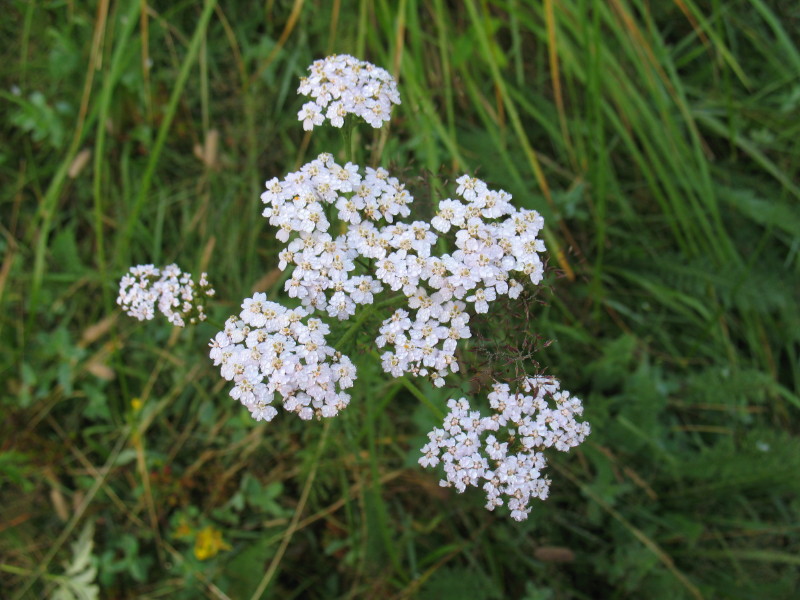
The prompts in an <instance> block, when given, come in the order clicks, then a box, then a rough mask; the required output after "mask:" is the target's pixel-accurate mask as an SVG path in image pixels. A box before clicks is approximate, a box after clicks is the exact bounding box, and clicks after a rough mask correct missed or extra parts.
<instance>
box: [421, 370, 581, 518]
mask: <svg viewBox="0 0 800 600" xmlns="http://www.w3.org/2000/svg"><path fill="white" fill-rule="evenodd" d="M559 387H560V384H559V382H558V381H557V380H555V379H553V378H551V377H529V378H526V379H525V380H524V381H523V382H522V389H521V390H517V391H516V392H514V393H512V392H511V389H510V386H509V385H507V384H500V383H498V384H495V386H494V389H493V390H492V392H491V393H490V394H489V405H490V406H491V408H492V411H493V412H492V414H491V416H488V417H487V416H483V415H482V414H481V413H480V411H476V410H472V407H471V406H470V404H469V402H468V401H467V400H466V399H465V398H460V399H459V400H449V401H448V403H447V406H448V408H449V409H450V412H449V413H448V414H447V415H446V416H445V418H444V421H443V422H442V427H441V428H435V429H434V430H433V431H431V432H430V433H429V434H428V439H429V440H430V441H429V442H428V443H427V444H426V445H425V446H424V447H423V448H422V453H423V456H422V458H420V459H419V464H421V465H422V466H423V467H434V466H436V465H438V464H439V463H440V462H441V463H443V465H444V474H445V479H443V480H441V481H440V482H439V483H440V485H442V486H443V487H455V488H456V490H457V491H458V492H463V491H464V490H466V489H467V487H470V486H471V487H482V488H483V491H485V492H486V508H487V509H488V510H494V509H495V507H497V506H502V505H503V497H505V498H506V503H507V504H508V508H509V509H510V510H511V517H512V518H513V519H516V520H517V521H522V520H524V519H526V518H527V517H528V514H529V513H530V506H529V503H530V501H531V500H533V499H534V498H539V499H540V500H545V499H546V498H547V495H548V493H549V491H550V480H549V479H548V478H547V477H545V476H544V475H543V473H542V472H543V471H544V469H545V467H546V466H547V461H546V459H545V456H544V454H543V451H544V450H545V449H546V448H551V447H554V448H556V450H560V451H562V452H567V451H568V450H569V449H570V448H574V447H575V446H577V445H578V444H580V443H581V442H583V440H584V439H585V438H586V436H587V435H589V432H590V427H589V424H588V423H579V422H578V421H576V420H575V417H576V416H580V415H581V414H583V405H582V404H581V401H580V400H579V399H577V398H571V397H570V394H569V392H567V391H559ZM501 434H502V435H501Z"/></svg>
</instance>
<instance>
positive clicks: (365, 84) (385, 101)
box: [297, 54, 400, 131]
mask: <svg viewBox="0 0 800 600" xmlns="http://www.w3.org/2000/svg"><path fill="white" fill-rule="evenodd" d="M308 70H309V72H310V74H309V76H308V77H303V78H302V79H301V80H300V87H299V88H298V90H297V91H298V93H300V94H303V95H304V96H311V98H313V100H312V101H311V102H306V103H305V104H304V105H303V108H302V109H300V112H299V113H298V114H297V118H298V119H299V120H300V121H302V122H303V129H305V130H306V131H311V130H312V129H314V127H315V126H316V125H322V123H324V122H325V119H326V118H327V119H328V121H330V123H331V125H333V126H334V127H341V126H342V125H343V124H344V118H345V117H346V116H347V115H348V114H353V115H356V116H359V117H361V118H362V119H364V120H365V121H366V122H367V123H369V124H370V125H372V126H373V127H376V128H377V127H381V126H382V125H383V124H384V123H385V122H387V121H389V113H390V112H391V110H392V104H400V94H399V93H398V91H397V82H396V81H395V80H394V78H393V77H392V76H391V75H390V74H389V73H388V71H386V70H385V69H381V68H380V67H376V66H375V65H373V64H371V63H368V62H364V61H361V60H358V59H356V58H353V57H352V56H349V55H347V54H339V55H336V54H334V55H333V56H328V57H326V58H323V59H320V60H316V61H314V62H313V63H312V64H311V66H310V67H309V69H308Z"/></svg>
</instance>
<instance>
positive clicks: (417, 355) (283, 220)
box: [261, 154, 544, 386]
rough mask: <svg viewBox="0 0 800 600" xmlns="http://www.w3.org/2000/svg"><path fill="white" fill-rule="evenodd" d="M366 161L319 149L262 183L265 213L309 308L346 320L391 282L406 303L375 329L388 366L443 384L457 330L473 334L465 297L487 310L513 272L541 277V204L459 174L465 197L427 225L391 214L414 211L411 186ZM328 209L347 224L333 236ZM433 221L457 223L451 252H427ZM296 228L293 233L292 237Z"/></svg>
mask: <svg viewBox="0 0 800 600" xmlns="http://www.w3.org/2000/svg"><path fill="white" fill-rule="evenodd" d="M365 171H366V172H365V174H364V175H362V174H361V172H360V170H359V168H358V166H356V165H353V164H352V163H347V164H346V165H345V166H343V167H342V166H340V165H338V164H337V163H336V162H335V161H334V160H333V157H332V156H331V155H330V154H321V155H320V156H319V157H318V158H317V159H315V160H313V161H311V162H310V163H308V164H306V165H304V166H303V167H302V168H301V169H300V170H299V171H297V172H295V173H290V174H289V175H287V176H286V178H285V179H283V180H279V179H278V178H273V179H271V180H270V181H268V182H267V183H266V187H267V191H266V192H264V193H263V194H262V195H261V199H262V201H263V202H264V203H265V204H266V205H267V207H266V208H265V209H264V213H263V214H264V216H265V217H267V218H269V221H270V224H272V225H274V226H275V227H278V234H277V237H278V239H279V240H280V241H282V242H284V243H286V242H288V245H287V247H286V248H285V249H284V250H283V251H282V252H281V253H280V255H279V257H280V262H279V265H278V266H279V267H280V268H281V269H286V268H288V267H289V266H290V265H291V266H293V267H294V269H293V271H292V275H291V277H290V278H289V279H288V280H287V282H286V285H285V289H286V291H287V292H288V294H289V296H290V297H292V298H298V299H299V300H300V301H301V302H302V304H303V306H305V307H306V308H308V309H309V310H320V311H326V312H327V314H328V315H329V316H331V317H336V318H338V319H340V320H345V319H348V318H350V317H351V316H353V315H354V314H355V311H356V307H357V305H360V304H371V303H372V302H373V295H374V294H377V293H379V292H381V291H383V289H384V287H383V286H384V285H385V286H387V287H388V288H389V289H391V290H392V291H395V292H398V291H399V292H402V294H403V295H405V297H406V300H407V307H406V308H407V309H408V310H404V309H399V310H398V311H397V312H395V313H394V314H393V315H392V316H391V317H389V318H387V319H386V320H385V321H384V322H383V325H382V327H381V329H380V335H379V336H378V338H377V340H376V343H377V345H378V347H379V348H383V347H384V346H386V347H387V350H386V351H385V352H384V353H383V355H382V356H381V360H382V365H383V368H384V370H385V371H386V372H387V373H391V374H392V375H394V376H396V377H397V376H400V375H402V374H403V373H411V374H413V375H418V376H427V377H430V378H431V379H432V380H433V381H434V383H435V384H436V385H438V386H441V385H444V377H445V376H446V375H447V374H448V373H451V372H456V371H458V370H459V366H458V363H457V361H456V358H455V349H456V345H457V342H458V340H460V339H464V338H469V337H470V336H471V332H470V329H469V326H468V322H469V315H468V314H467V312H466V309H467V303H471V304H472V306H473V307H474V310H475V312H477V313H485V312H487V311H488V310H489V303H490V302H492V301H493V300H495V299H497V297H498V296H501V295H504V294H507V295H509V296H510V297H511V298H516V297H518V295H519V293H520V292H521V290H522V285H521V284H520V283H519V282H518V281H517V280H515V279H513V278H512V277H511V276H510V274H511V273H512V272H518V273H521V274H523V275H525V276H528V277H530V279H531V281H532V282H533V283H539V281H540V280H541V278H542V273H543V266H542V261H541V260H540V258H539V256H538V253H539V252H542V251H544V244H543V242H542V241H541V240H540V239H539V238H538V237H537V235H538V233H539V231H540V230H541V228H542V226H543V220H542V218H541V216H539V214H538V213H537V212H535V211H530V210H524V209H523V210H517V209H516V208H515V207H514V206H513V205H512V204H511V202H510V200H511V195H510V194H508V193H506V192H504V191H502V190H500V191H494V190H490V189H489V188H488V187H487V186H486V184H485V183H484V182H483V181H481V180H479V179H475V178H472V177H469V176H467V175H464V176H462V177H460V178H459V179H458V180H457V183H458V184H459V186H458V189H457V190H456V193H457V194H458V196H459V197H460V198H461V200H451V199H447V200H444V201H442V202H440V204H439V211H438V213H437V215H436V216H435V217H434V218H433V220H432V221H431V223H430V224H429V223H426V222H424V221H414V222H412V223H410V224H408V223H404V222H395V219H396V218H398V217H407V216H408V215H409V214H410V209H409V205H410V204H411V203H412V202H413V198H412V196H411V194H409V193H408V191H407V190H406V189H405V187H404V186H403V185H402V184H400V183H399V182H398V180H397V179H396V178H394V177H390V176H389V173H388V172H387V171H386V170H385V169H381V168H379V169H370V168H367V169H366V170H365ZM331 207H332V208H331ZM331 212H335V213H336V214H337V216H338V218H339V221H340V222H341V223H342V227H343V228H344V227H346V229H343V231H344V232H343V233H342V234H340V235H339V236H337V237H336V238H333V237H332V236H331V235H330V234H329V233H328V231H329V230H330V229H331V223H330V221H329V219H328V215H329V214H330V213H331ZM381 222H385V224H381ZM433 229H437V230H439V231H440V232H442V233H447V232H449V231H450V230H451V229H454V230H455V246H456V250H455V251H454V252H453V253H452V254H444V255H442V256H435V255H432V251H433V247H434V245H435V244H436V242H437V240H438V236H437V234H436V233H435V232H434V231H433ZM292 234H297V237H295V238H294V239H292V240H291V241H289V240H290V237H291V236H292ZM359 260H360V261H361V263H362V264H363V263H364V262H365V261H374V262H373V263H369V265H368V266H369V267H370V268H371V270H368V272H367V273H362V274H356V272H357V263H358V262H359ZM363 270H364V269H362V271H363ZM382 284H383V285H382ZM409 311H411V312H409ZM412 312H413V315H412Z"/></svg>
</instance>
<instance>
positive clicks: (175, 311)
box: [117, 264, 214, 327]
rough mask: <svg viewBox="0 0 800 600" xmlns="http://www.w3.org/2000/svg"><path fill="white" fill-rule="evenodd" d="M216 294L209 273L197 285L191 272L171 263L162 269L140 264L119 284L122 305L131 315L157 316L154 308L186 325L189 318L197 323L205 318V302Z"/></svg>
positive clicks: (149, 317)
mask: <svg viewBox="0 0 800 600" xmlns="http://www.w3.org/2000/svg"><path fill="white" fill-rule="evenodd" d="M213 295H214V289H213V288H212V287H211V285H210V284H209V283H208V280H207V279H206V274H205V273H202V274H201V275H200V280H199V282H198V283H197V284H196V285H195V283H194V281H193V280H192V277H191V275H189V274H188V273H184V272H182V271H181V270H180V269H179V268H178V266H177V265H175V264H172V265H168V266H166V267H164V268H163V269H159V268H157V267H154V266H153V265H138V266H135V267H131V269H130V271H128V273H127V274H126V275H124V276H123V277H122V280H121V281H120V283H119V296H118V297H117V304H119V305H120V306H121V307H122V308H123V309H124V310H125V312H126V313H127V314H128V315H130V316H131V317H136V318H137V319H139V320H140V321H145V320H150V319H152V318H153V317H154V316H155V309H156V306H158V310H159V311H161V312H162V313H164V315H165V316H166V317H167V319H168V320H169V322H170V323H172V324H173V325H176V326H178V327H185V326H186V321H187V320H188V321H189V323H196V322H197V321H204V320H205V319H206V314H205V308H204V306H203V304H202V302H203V300H204V299H205V298H207V297H210V296H213Z"/></svg>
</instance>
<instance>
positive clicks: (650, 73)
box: [0, 0, 800, 599]
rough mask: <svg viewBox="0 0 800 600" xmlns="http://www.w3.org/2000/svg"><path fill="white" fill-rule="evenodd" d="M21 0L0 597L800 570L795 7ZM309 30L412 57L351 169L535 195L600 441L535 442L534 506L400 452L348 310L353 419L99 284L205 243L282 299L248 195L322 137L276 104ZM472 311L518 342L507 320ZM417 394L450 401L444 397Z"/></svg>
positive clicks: (769, 581) (11, 127) (737, 586)
mask: <svg viewBox="0 0 800 600" xmlns="http://www.w3.org/2000/svg"><path fill="white" fill-rule="evenodd" d="M7 12H8V14H7V18H6V19H4V20H3V23H2V25H0V32H2V33H1V35H2V39H3V40H4V41H5V42H6V43H5V44H3V45H2V53H3V63H2V67H0V81H1V83H0V98H2V101H3V105H4V110H3V121H2V129H1V130H0V131H2V135H3V142H4V143H3V144H2V145H1V146H0V182H1V183H2V188H1V189H2V195H1V196H0V215H2V216H1V217H0V233H2V236H0V253H1V254H2V258H1V259H0V303H1V305H2V309H3V310H2V312H0V315H2V316H0V328H2V329H0V331H2V340H3V344H2V346H0V357H2V361H1V362H0V365H1V366H0V372H2V381H3V389H5V390H7V393H6V394H4V395H3V397H2V400H0V402H1V403H2V407H3V414H4V417H5V418H4V419H3V424H2V425H0V428H1V429H0V431H2V436H0V440H2V445H1V446H0V473H1V474H2V479H0V481H2V483H0V486H1V487H0V506H2V509H0V514H2V518H0V532H1V533H2V536H1V537H0V588H2V589H4V590H8V592H7V593H8V595H9V596H10V597H16V598H23V597H44V596H46V595H48V594H53V593H54V592H56V591H58V592H60V593H62V594H67V593H68V592H69V591H70V590H72V592H74V593H75V595H74V597H80V596H77V593H78V592H79V591H80V590H83V591H86V590H87V589H90V588H89V587H88V586H89V585H90V583H91V582H94V583H95V584H96V585H98V586H100V588H101V589H102V592H101V594H100V595H101V597H120V598H128V597H130V598H159V597H164V596H167V595H170V596H173V597H186V598H196V597H198V596H200V595H202V596H204V597H211V598H226V597H227V598H250V597H253V598H256V597H280V598H330V597H350V598H373V597H374V598H390V597H397V598H407V597H408V598H411V597H419V598H449V597H453V598H465V597H470V598H506V597H510V598H528V599H545V598H598V597H609V598H624V597H653V598H679V597H687V598H717V597H724V598H754V597H759V598H789V597H792V596H793V594H794V593H795V591H796V589H797V587H798V577H797V563H798V559H797V555H798V546H799V545H800V544H799V542H800V539H799V536H798V533H799V532H798V526H797V522H798V510H799V509H800V507H799V506H798V501H797V497H798V492H800V489H798V488H799V484H798V479H797V477H796V475H797V473H798V472H800V444H799V443H798V440H797V438H796V433H797V424H798V419H797V414H798V412H797V411H798V409H800V397H799V396H798V394H799V393H800V356H799V352H800V309H798V298H800V277H798V274H799V272H800V260H799V259H798V235H797V232H798V231H800V211H798V199H800V183H798V181H800V178H799V177H798V174H799V173H800V146H798V139H800V135H799V134H800V119H798V114H800V76H799V75H798V73H800V10H798V9H797V8H794V7H792V6H791V3H785V2H777V1H766V0H735V1H733V2H720V1H718V0H712V1H711V2H693V1H691V0H680V1H679V0H674V1H672V2H657V3H654V2H646V1H644V0H610V1H608V2H599V1H590V0H559V1H557V2H556V1H553V0H545V1H544V2H542V3H533V2H524V1H521V0H506V1H501V0H484V1H481V2H478V1H476V0H465V1H464V2H462V3H447V2H444V1H443V0H435V1H433V2H421V1H418V0H403V1H402V2H397V3H394V2H387V1H385V0H384V1H381V0H378V1H377V2H374V3H373V2H365V1H361V2H340V1H338V0H337V1H335V2H303V1H302V0H296V1H294V2H267V3H262V4H257V3H216V2H213V1H211V0H208V1H206V2H204V3H202V4H200V3H192V2H179V3H166V2H164V3H162V2H147V1H146V0H145V1H143V2H130V3H111V2H108V1H107V0H98V2H97V3H94V4H93V5H91V6H90V5H87V4H85V3H72V2H69V3H61V2H50V1H45V0H30V1H27V2H13V3H11V5H10V6H9V7H8V9H7ZM17 23H21V24H22V25H21V27H20V26H18V25H16V24H17ZM330 52H338V53H350V54H355V55H357V56H359V57H360V58H364V59H368V60H371V61H372V62H374V63H376V64H379V65H381V66H384V67H386V68H387V69H389V70H390V71H392V72H393V73H394V74H395V76H396V77H397V78H398V79H399V82H400V90H401V95H402V98H403V104H402V106H400V107H399V108H397V109H396V110H395V111H394V113H393V120H392V123H391V125H389V126H388V129H387V130H385V131H382V132H381V133H379V134H377V135H376V136H374V137H373V136H372V134H367V133H366V132H365V131H359V134H358V135H360V137H359V138H358V140H357V141H358V145H357V148H358V149H359V150H358V152H359V156H358V159H359V161H360V162H361V163H366V164H373V163H374V161H376V160H380V161H381V162H382V163H383V164H384V165H386V166H389V167H390V168H391V170H392V171H394V172H395V173H397V174H398V175H400V176H401V177H402V178H404V179H405V180H406V181H407V182H408V184H409V186H410V187H411V188H412V189H413V190H414V192H415V196H416V197H417V202H418V204H420V206H421V209H420V210H422V211H425V210H428V211H430V209H431V206H432V203H433V202H434V201H435V200H436V199H437V198H439V197H446V196H447V195H452V194H453V191H454V190H453V185H452V181H453V180H454V178H455V177H457V176H458V175H460V174H462V173H464V172H469V173H474V174H477V175H479V176H480V177H481V178H483V179H485V180H486V181H487V182H489V183H490V184H491V185H492V186H493V187H500V188H503V189H506V190H508V191H509V192H511V193H512V194H513V195H514V200H515V203H516V204H517V206H521V207H526V208H534V209H536V210H538V211H540V212H541V213H542V214H543V215H544V217H545V220H546V224H547V225H546V232H545V236H546V237H545V239H546V242H547V246H548V250H549V252H550V256H551V265H550V266H551V271H550V276H549V277H548V280H547V284H548V285H547V291H546V292H542V293H541V294H540V295H539V297H538V299H539V300H541V301H542V304H541V305H536V308H532V310H534V311H535V315H536V316H535V319H534V320H533V323H534V324H535V329H536V331H535V333H538V334H541V336H542V337H543V339H546V340H554V343H553V344H551V345H549V346H547V347H546V349H542V350H541V351H540V352H539V353H537V355H536V358H537V360H539V361H540V362H541V363H542V364H544V365H549V366H550V372H551V373H553V374H555V375H558V376H559V377H560V378H561V379H562V380H563V381H564V382H565V385H566V387H568V388H569V389H571V390H573V391H574V392H575V393H576V394H577V395H579V396H581V397H582V398H583V399H584V403H585V405H586V407H587V411H588V415H587V417H588V420H589V421H590V422H591V423H592V426H593V433H592V436H591V438H590V440H589V441H588V442H587V444H585V445H584V446H583V450H582V451H581V452H575V453H573V454H572V455H570V456H567V457H564V458H563V459H562V460H555V461H554V463H553V465H552V467H551V471H552V472H551V476H552V478H553V486H552V494H553V496H552V498H550V499H549V500H548V501H547V502H545V503H542V504H541V505H540V506H537V507H536V508H535V510H534V512H533V514H532V516H531V518H530V519H529V520H528V521H527V522H525V523H524V524H517V523H515V522H512V521H510V520H509V519H508V518H507V516H505V514H504V513H502V512H497V513H496V514H494V513H487V512H486V511H485V510H484V509H483V508H482V507H481V500H480V498H479V497H478V496H479V495H474V496H471V495H469V494H465V495H464V496H458V495H451V494H449V493H446V492H445V491H444V490H442V489H441V488H439V487H438V486H437V483H436V478H435V476H433V475H430V474H429V473H424V472H422V471H421V470H419V469H418V468H417V467H416V465H415V461H416V456H417V452H418V449H419V448H420V447H421V446H422V443H423V439H424V432H425V431H427V430H428V429H429V428H430V427H431V426H432V425H433V424H434V421H435V419H436V417H435V415H434V413H433V412H432V411H430V410H428V409H427V408H426V407H425V406H424V405H422V404H421V403H420V402H419V401H418V400H417V399H415V398H414V396H413V395H412V394H411V392H409V390H408V389H406V388H405V387H404V386H403V384H402V383H401V382H397V381H394V380H389V379H386V378H385V377H384V376H383V375H382V374H381V373H380V368H379V366H377V365H375V364H374V362H373V361H372V359H371V357H370V356H369V350H368V348H369V346H368V345H367V344H365V343H364V341H368V336H367V335H366V334H364V335H363V339H362V336H356V337H355V338H353V339H351V340H350V341H349V344H350V345H351V347H352V349H353V350H354V351H355V352H356V353H357V354H358V355H359V356H360V358H359V381H358V382H357V386H356V388H354V394H353V402H352V405H351V406H350V408H348V410H347V411H345V412H344V413H343V414H342V415H341V416H340V417H338V418H337V419H336V420H334V421H332V422H331V423H330V425H328V426H325V427H323V426H322V424H307V423H299V422H297V420H295V419H290V418H284V419H279V420H276V421H274V422H272V423H270V424H266V425H263V424H262V425H256V424H254V423H253V422H251V421H250V419H249V417H247V416H246V415H245V414H242V412H243V411H242V410H240V407H237V406H236V405H235V403H234V402H232V401H231V400H230V399H229V398H228V396H227V390H226V389H225V386H223V382H221V381H219V378H218V377H216V376H215V373H214V369H213V367H211V364H210V362H209V361H208V359H207V357H206V353H205V340H206V339H207V338H209V337H211V335H213V333H214V332H215V331H216V329H215V328H214V326H213V325H208V324H203V325H200V326H198V327H196V328H194V329H188V330H185V331H171V330H170V329H168V328H166V327H164V326H161V325H159V324H158V323H155V322H150V323H146V324H144V325H141V324H139V323H136V322H133V321H132V320H129V319H127V318H124V317H122V318H120V317H119V313H118V311H117V310H116V307H115V305H114V303H113V299H114V296H115V294H116V289H115V287H116V282H117V281H118V278H119V276H120V275H121V274H122V273H123V272H124V271H125V270H126V269H127V268H128V267H129V266H130V265H131V264H136V263H146V262H154V263H160V264H166V263H167V262H171V261H173V260H175V261H177V262H179V264H181V265H182V266H183V267H184V268H186V269H189V270H192V271H194V272H195V273H197V272H199V271H201V270H208V271H209V273H210V277H211V279H212V282H213V283H214V285H215V287H216V289H217V293H218V298H219V300H220V302H219V304H218V305H217V306H215V307H214V315H213V319H214V320H216V321H218V322H221V321H222V320H224V319H225V317H226V316H227V315H228V314H231V313H232V312H233V311H235V310H237V308H238V303H239V299H240V298H244V297H246V296H247V295H249V293H250V292H251V290H253V289H261V290H266V291H268V292H269V293H270V295H271V297H273V298H278V297H279V296H280V289H281V280H280V278H279V276H280V274H279V272H278V271H277V269H276V267H277V260H276V248H277V246H276V244H275V242H274V238H273V233H272V232H271V230H270V228H269V226H268V224H267V223H266V220H264V219H261V218H259V216H258V215H259V213H260V208H259V207H260V200H259V194H260V191H261V187H262V183H263V181H264V180H266V179H269V178H271V177H273V176H281V175H282V174H284V173H286V172H288V171H290V170H293V169H294V168H295V167H296V166H298V165H299V164H302V163H303V162H304V161H306V160H308V159H309V158H310V157H313V156H316V155H317V154H318V153H319V152H322V151H328V150H331V149H335V148H340V147H341V143H340V140H339V139H338V137H337V135H338V132H336V131H332V130H325V129H323V130H319V131H314V133H313V135H310V134H303V132H302V129H301V128H300V126H299V123H297V121H296V118H295V115H296V112H297V110H298V109H299V106H300V105H301V103H302V102H301V100H300V99H299V98H298V97H297V96H296V94H295V89H296V86H297V81H298V77H299V76H301V75H302V74H303V72H304V70H305V67H306V66H307V65H308V64H310V63H311V62H312V60H314V59H316V58H319V57H321V56H323V55H325V54H326V53H330ZM425 174H427V175H425ZM490 316H491V318H492V320H491V321H490V322H489V324H488V327H490V328H492V329H493V331H494V332H495V334H496V335H497V336H500V337H501V339H502V344H501V346H502V350H503V351H504V352H506V353H508V355H509V357H512V354H513V351H514V348H515V347H518V346H519V345H520V344H521V337H520V336H524V335H525V333H526V332H520V331H519V323H518V322H515V321H514V320H513V316H512V314H511V313H508V314H494V313H490ZM377 322H378V321H367V322H365V330H366V331H367V332H368V331H369V330H370V328H374V326H376V324H377ZM528 333H534V332H528ZM541 345H544V344H541ZM512 358H513V357H512ZM528 364H530V363H528ZM531 368H533V367H532V366H531ZM422 393H423V394H424V397H425V399H426V401H427V402H428V403H430V404H432V405H434V406H439V407H441V406H443V404H444V401H445V400H446V399H447V397H448V394H452V393H453V391H452V390H449V391H448V390H444V391H443V390H437V389H434V388H429V387H423V389H422ZM209 528H210V529H209ZM215 532H216V535H221V540H222V541H221V542H220V541H219V540H217V542H215V541H214V540H215V539H216V538H214V535H215ZM204 544H205V545H204ZM209 548H210V550H209ZM204 552H205V553H204ZM215 552H217V553H216V554H215ZM201 559H202V560H201ZM65 565H71V566H69V567H68V566H65ZM93 569H96V571H93ZM61 597H66V598H71V597H73V596H70V595H62V596H61Z"/></svg>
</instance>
